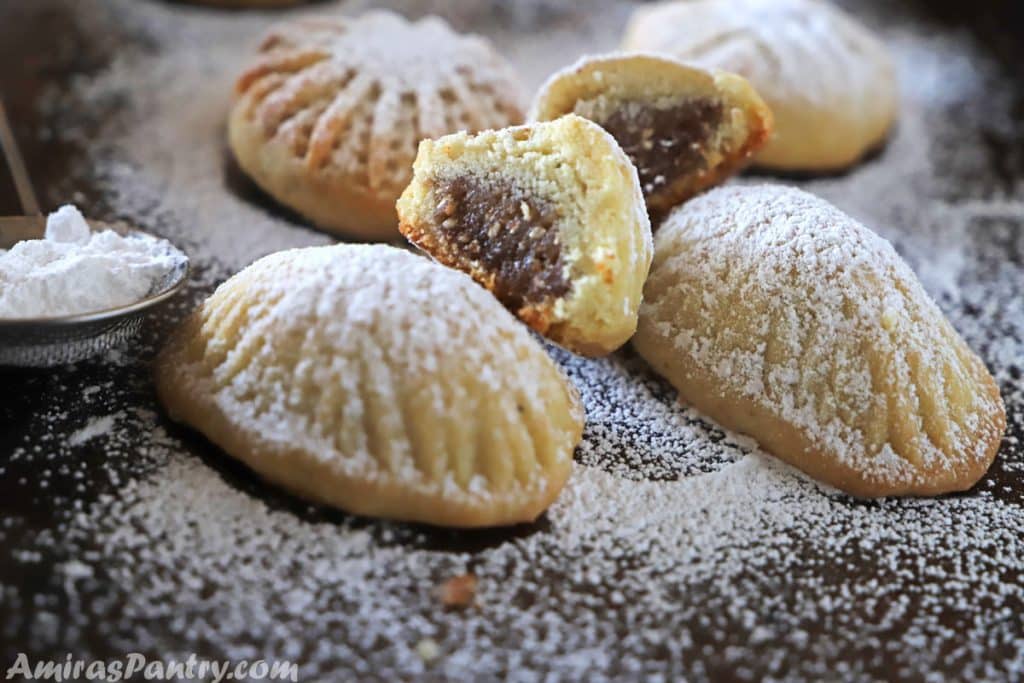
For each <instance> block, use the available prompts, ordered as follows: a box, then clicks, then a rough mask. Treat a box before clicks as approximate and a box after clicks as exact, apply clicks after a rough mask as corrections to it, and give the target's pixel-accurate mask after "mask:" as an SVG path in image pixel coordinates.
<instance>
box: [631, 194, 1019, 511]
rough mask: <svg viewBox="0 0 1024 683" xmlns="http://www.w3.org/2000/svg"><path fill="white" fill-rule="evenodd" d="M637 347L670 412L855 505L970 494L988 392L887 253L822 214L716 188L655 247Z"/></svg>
mask: <svg viewBox="0 0 1024 683" xmlns="http://www.w3.org/2000/svg"><path fill="white" fill-rule="evenodd" d="M644 299H645V302H644V305H643V306H642V308H641V312H640V324H639V328H638V330H637V334H636V336H635V337H634V339H633V344H634V346H635V347H636V349H637V350H638V351H639V352H640V354H641V355H642V356H643V357H644V358H646V359H647V361H648V362H650V363H651V365H652V366H653V367H654V368H655V369H656V370H657V371H658V372H660V373H661V374H662V375H664V376H665V377H666V378H667V379H668V380H669V381H670V382H672V384H673V385H675V387H676V388H677V389H678V390H679V394H680V396H681V397H682V398H683V399H685V400H686V401H688V402H690V403H692V404H693V405H695V406H696V407H697V408H698V409H700V410H702V411H703V412H705V413H707V414H708V415H710V416H711V417H712V418H714V419H715V420H717V421H718V422H720V423H721V424H723V425H724V426H726V427H727V428H730V429H735V430H737V431H741V432H744V433H747V434H750V435H751V436H753V437H755V438H756V439H757V440H758V441H759V442H760V444H761V446H762V447H764V448H765V449H766V450H768V451H770V452H772V453H774V454H775V455H776V456H778V457H779V458H781V459H783V460H785V461H787V462H789V463H791V464H793V465H795V466H797V467H799V468H800V469H802V470H804V471H805V472H807V473H809V474H810V475H812V476H814V477H816V478H817V479H820V480H821V481H823V482H825V483H828V484H831V485H833V486H836V487H838V488H840V489H843V490H844V491H847V492H849V493H852V494H855V495H860V496H882V495H897V494H921V495H931V494H938V493H944V492H947V491H960V490H964V489H967V488H970V487H971V486H972V485H973V484H974V483H975V482H976V481H977V480H978V479H979V478H980V477H981V476H982V475H983V474H984V473H985V471H986V470H987V469H988V467H989V465H990V464H991V462H992V459H993V458H994V457H995V454H996V450H997V449H998V447H999V443H1000V440H1001V438H1002V434H1003V430H1004V429H1005V426H1006V417H1005V412H1004V409H1003V404H1002V400H1001V398H1000V396H999V389H998V387H997V386H996V384H995V382H994V381H993V379H992V377H991V376H990V375H989V373H988V371H987V370H986V368H985V365H984V363H982V361H981V360H980V359H979V358H978V357H977V356H976V355H975V354H974V353H973V352H972V351H971V350H970V349H969V348H968V347H967V345H966V344H965V343H964V341H963V339H961V338H960V336H959V335H958V334H957V333H956V331H955V330H954V329H953V327H952V326H951V325H950V324H949V322H948V321H947V320H946V319H945V317H943V315H942V313H941V312H940V311H939V309H938V307H937V306H936V305H935V303H934V302H933V301H932V300H931V299H930V298H929V297H928V295H927V294H926V293H925V291H924V289H923V288H922V287H921V284H920V283H919V282H918V281H917V279H916V278H915V276H914V274H913V272H912V271H911V270H910V268H909V267H908V266H907V265H906V263H904V262H903V261H902V260H901V259H900V258H899V256H898V255H897V254H896V252H895V251H894V250H893V248H892V246H891V245H890V244H889V243H888V242H886V241H885V240H884V239H882V238H880V237H878V236H877V235H876V234H874V233H873V232H871V231H870V230H868V229H867V228H865V227H864V226H862V225H861V224H860V223H858V222H856V221H854V220H853V219H852V218H850V217H848V216H846V215H845V214H843V213H842V212H841V211H839V210H838V209H836V208H834V207H833V206H831V205H830V204H828V203H827V202H825V201H824V200H821V199H818V198H816V197H814V196H812V195H810V194H807V193H805V192H802V191H799V190H796V189H791V188H786V187H778V186H761V187H729V188H720V189H716V190H713V191H711V192H709V193H708V194H706V195H704V196H702V197H698V198H696V199H694V200H692V201H690V202H688V203H687V204H685V205H683V206H681V207H679V208H678V209H676V210H675V211H674V212H673V213H672V214H671V215H670V216H669V217H668V218H667V219H666V220H665V222H664V223H663V224H662V226H661V228H660V230H659V231H658V234H657V237H656V240H655V257H654V264H653V266H652V269H651V276H650V278H649V279H648V281H647V286H646V287H645V289H644Z"/></svg>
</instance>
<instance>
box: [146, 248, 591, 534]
mask: <svg viewBox="0 0 1024 683" xmlns="http://www.w3.org/2000/svg"><path fill="white" fill-rule="evenodd" d="M156 386H157V391H158V394H159V398H160V400H161V402H162V403H163V405H164V406H165V407H166V409H167V411H168V412H169V413H170V415H171V416H172V417H173V418H174V419H176V420H178V421H181V422H183V423H185V424H187V425H189V426H191V427H193V428H195V429H197V430H198V431H200V432H201V433H202V434H204V435H205V436H206V437H207V438H209V439H210V441H212V442H213V443H215V444H216V445H218V446H220V447H221V448H222V449H224V451H225V452H227V453H228V454H229V455H231V456H233V457H235V458H237V459H239V460H240V461H242V462H243V463H245V464H246V465H248V466H249V467H250V468H252V469H253V470H254V471H255V472H256V473H257V474H259V475H260V476H262V477H263V478H265V479H266V480H268V481H270V482H273V483H275V484H278V485H280V486H282V487H283V488H285V489H287V490H289V491H291V492H293V493H295V494H297V495H299V496H301V497H303V498H306V499H308V500H310V501H313V502H316V503H323V504H327V505H332V506H336V507H338V508H341V509H342V510H346V511H348V512H352V513H356V514H361V515H370V516H374V517H384V518H389V519H396V520H408V521H415V522H425V523H429V524H436V525H444V526H455V527H478V526H492V525H504V524H513V523H517V522H528V521H531V520H533V519H535V518H536V517H537V516H538V515H540V514H541V512H543V511H544V509H545V508H546V507H547V506H548V505H549V504H550V503H551V502H552V501H553V500H554V499H555V497H556V496H557V495H558V492H559V491H560V490H561V488H562V486H563V485H564V484H565V481H566V479H567V478H568V477H569V474H570V471H571V468H572V456H573V449H574V448H575V446H576V444H577V443H578V442H579V439H580V435H581V431H582V426H583V424H582V422H583V413H582V409H581V407H580V403H579V399H578V397H577V395H576V392H575V389H574V388H573V387H572V386H571V385H570V384H569V383H568V381H567V380H566V378H565V377H564V376H563V375H562V374H561V372H560V371H559V370H558V368H557V367H556V366H555V364H554V363H553V362H552V361H551V359H550V358H549V357H548V355H547V354H546V353H545V351H544V349H543V348H542V347H541V346H540V344H539V343H538V342H537V341H536V340H535V339H534V338H533V337H532V336H531V335H530V334H529V332H528V331H527V329H526V328H525V327H523V326H522V325H521V324H519V322H518V321H517V320H516V319H515V318H514V317H512V315H511V314H509V313H508V311H506V310H505V309H504V308H502V307H501V305H500V304H498V302H497V301H495V300H494V297H492V296H491V295H490V294H488V293H487V292H485V291H484V290H483V289H481V288H480V287H478V286H477V285H476V284H474V283H473V281H472V280H470V279H469V278H468V277H467V276H465V275H464V274H462V273H459V272H456V271H454V270H451V269H448V268H444V267H442V266H439V265H437V264H435V263H432V262H430V261H429V260H427V259H425V258H422V257H420V256H416V255H414V254H411V253H409V252H406V251H403V250H400V249H395V248H393V247H387V246H382V245H335V246H329V247H312V248H306V249H294V250H290V251H283V252H278V253H276V254H272V255H270V256H267V257H265V258H262V259H260V260H259V261H257V262H255V263H254V264H252V265H251V266H249V267H248V268H246V269H245V270H243V271H241V272H240V273H238V274H237V275H235V276H234V277H232V278H231V279H229V280H228V281H227V282H225V283H224V284H222V285H221V286H220V287H218V288H217V290H216V291H215V292H214V293H213V294H212V295H211V296H210V297H209V298H208V299H207V300H206V301H205V302H203V304H202V305H200V307H199V308H198V310H197V311H196V312H195V313H194V314H193V315H192V316H191V317H190V318H189V319H188V320H187V321H186V322H185V323H184V325H183V326H182V327H181V328H180V329H179V330H177V331H176V333H175V334H174V335H173V337H172V339H171V340H170V342H169V343H168V344H167V346H166V348H164V349H163V350H162V352H161V354H160V356H159V358H158V359H157V362H156Z"/></svg>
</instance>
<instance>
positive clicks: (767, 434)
mask: <svg viewBox="0 0 1024 683" xmlns="http://www.w3.org/2000/svg"><path fill="white" fill-rule="evenodd" d="M632 344H633V347H634V349H635V350H636V351H637V353H639V354H640V356H641V357H642V358H643V359H644V360H645V361H647V362H648V363H649V364H650V365H651V367H652V368H653V369H654V370H655V371H656V372H657V373H658V374H659V375H661V377H663V378H665V379H666V380H667V381H668V382H669V384H671V385H672V386H673V387H674V388H675V389H676V391H677V392H678V394H679V398H680V399H681V401H682V402H684V403H686V404H689V405H692V406H694V407H695V408H697V410H699V411H700V412H701V413H703V414H704V415H707V416H708V417H710V418H711V419H712V420H714V421H715V422H716V423H718V424H719V425H721V426H722V427H724V428H725V429H728V430H731V431H735V432H738V433H741V434H746V435H748V436H751V437H752V438H754V439H755V440H756V441H757V443H758V444H759V445H760V446H761V447H762V448H764V450H765V451H767V452H769V453H771V454H772V455H774V456H775V457H777V458H778V459H779V460H782V461H783V462H786V463H788V464H790V465H792V466H794V467H796V468H797V469H799V470H801V471H803V472H804V473H806V474H807V475H809V476H811V477H813V478H814V479H816V480H818V481H819V482H822V483H824V484H827V485H829V486H832V487H834V488H837V489H839V490H841V491H843V492H845V493H848V494H850V495H852V496H856V497H858V498H880V497H885V496H908V495H912V496H935V495H939V494H943V493H953V492H958V491H966V490H968V489H970V488H971V487H972V486H974V485H975V484H976V483H977V482H978V481H979V480H980V479H981V478H982V477H983V476H984V475H985V473H986V472H987V471H988V469H989V467H990V466H991V465H992V462H993V461H994V460H995V456H996V454H997V452H998V450H999V446H1000V444H1001V442H1002V436H1003V432H1004V431H1005V429H1006V413H1005V408H1004V407H1003V402H1002V398H1001V396H1000V393H999V388H998V387H997V386H996V384H995V381H994V380H993V379H992V377H991V376H990V375H989V374H988V372H987V371H984V372H983V373H982V374H983V376H982V377H979V376H978V372H977V368H972V371H973V372H972V376H973V377H974V378H975V380H976V381H979V384H981V385H982V386H983V394H984V396H985V398H986V399H987V401H988V402H989V403H991V404H993V405H995V406H998V410H997V411H996V412H995V414H994V415H988V416H987V417H988V418H989V419H987V420H985V421H984V427H985V428H984V429H979V430H978V431H977V432H975V433H974V434H973V435H972V436H973V439H974V441H975V442H984V443H986V444H987V446H986V449H985V456H984V457H983V458H977V457H975V455H974V454H970V455H969V457H967V458H963V457H960V458H958V459H957V463H956V465H955V466H954V468H953V469H952V470H950V469H945V468H942V469H940V468H933V469H929V470H920V469H918V470H917V472H918V475H919V477H918V479H917V480H912V481H896V482H884V481H878V480H875V479H872V478H870V477H867V476H865V475H864V473H863V472H861V471H859V470H857V469H856V468H854V467H851V466H850V465H848V464H846V463H844V462H842V461H840V460H838V459H837V458H836V456H835V455H833V454H830V453H828V452H826V451H823V450H821V449H820V448H817V447H815V446H814V445H813V442H812V441H811V440H810V439H809V438H808V437H807V436H805V435H804V433H803V431H802V430H801V429H799V428H798V427H796V426H794V425H792V424H790V423H788V422H786V421H785V420H782V419H781V418H779V417H776V416H775V415H773V414H771V412H770V411H769V410H768V409H766V408H764V407H761V406H759V405H758V404H757V403H756V402H755V401H753V400H752V399H750V398H747V397H743V396H730V397H727V396H723V395H722V393H721V390H720V388H719V386H718V382H717V381H715V380H714V378H712V377H711V375H710V374H709V373H708V372H707V371H705V370H703V369H701V368H699V367H697V366H696V365H695V364H694V363H692V362H691V361H690V359H689V358H686V357H685V356H682V355H680V354H677V353H675V352H674V350H672V349H671V347H670V346H669V345H668V344H665V343H664V340H661V339H658V337H657V335H656V333H654V332H652V331H651V330H649V329H648V327H647V325H646V324H645V323H644V321H643V320H641V321H640V326H639V329H638V330H637V334H636V335H635V336H634V337H633V340H632ZM972 355H973V354H972ZM974 360H975V361H976V362H977V363H981V361H980V360H978V359H977V357H976V356H975V357H974ZM737 416H738V417H737ZM752 425H753V428H752Z"/></svg>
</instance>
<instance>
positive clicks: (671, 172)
mask: <svg viewBox="0 0 1024 683" xmlns="http://www.w3.org/2000/svg"><path fill="white" fill-rule="evenodd" d="M569 113H575V114H579V115H580V116H583V117H586V118H588V119H590V120H591V121H594V122H595V123H597V124H599V125H600V126H601V127H602V128H604V129H605V130H606V131H608V132H609V133H611V134H612V136H613V137H614V138H615V139H616V140H617V141H618V143H619V145H621V146H622V149H623V150H624V151H625V152H626V154H627V155H628V156H629V158H630V160H631V161H632V162H633V164H634V165H635V166H636V168H637V172H638V173H639V176H640V187H641V188H642V189H643V192H644V197H645V199H646V201H647V207H648V209H649V210H650V211H651V212H652V213H653V214H660V213H662V212H664V211H666V210H667V209H670V208H672V207H673V206H675V205H676V204H678V203H680V202H682V201H683V200H685V199H688V198H690V197H692V196H693V195H695V194H697V193H698V192H701V191H702V190H704V189H706V188H708V187H710V186H712V185H714V184H716V183H718V182H720V181H721V180H723V179H724V178H727V177H728V176H730V175H732V174H733V173H735V172H736V171H737V170H739V169H740V168H742V167H743V166H744V165H746V163H747V162H748V161H749V160H750V157H751V156H752V155H753V153H754V152H755V151H757V150H758V149H760V147H761V146H762V145H763V144H764V143H765V141H766V140H767V139H768V135H769V133H770V132H771V127H772V117H771V112H770V111H769V110H768V107H767V106H765V104H764V102H763V101H762V100H761V98H760V96H758V94H757V93H756V92H754V89H753V88H751V87H750V84H749V83H747V81H746V80H745V79H743V78H742V77H740V76H736V75H735V74H730V73H726V72H721V71H712V72H709V71H704V70H702V69H697V68H693V67H689V66H686V65H685V64H683V63H682V62H679V61H677V60H675V59H672V58H670V57H667V56H658V55H646V54H613V55H604V56H598V57H585V58H583V59H581V60H580V61H579V62H577V63H576V64H574V65H573V66H571V67H569V68H567V69H565V70H563V71H560V72H558V73H556V74H555V75H554V76H552V77H551V78H550V79H549V80H548V82H547V83H546V84H545V85H544V86H543V87H542V88H541V90H540V92H539V93H538V94H537V97H536V99H535V100H534V103H533V108H532V110H531V114H530V118H531V119H534V120H540V121H548V120H551V119H555V118H558V117H559V116H563V115H565V114H569Z"/></svg>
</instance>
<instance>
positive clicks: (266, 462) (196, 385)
mask: <svg viewBox="0 0 1024 683" xmlns="http://www.w3.org/2000/svg"><path fill="white" fill-rule="evenodd" d="M327 248H330V247H327ZM204 305H205V302H203V303H202V304H200V306H199V307H198V308H197V309H196V311H195V312H193V313H192V314H190V315H189V316H188V317H187V318H186V319H185V321H184V322H183V323H182V324H181V325H180V326H179V327H178V329H176V330H175V331H174V332H173V333H172V335H171V337H170V339H169V340H168V342H167V343H166V344H165V345H164V347H163V348H162V349H161V350H160V352H159V354H158V355H157V358H156V360H155V362H154V369H153V376H154V384H155V388H156V394H157V398H158V400H159V402H160V404H161V405H162V406H163V408H164V410H165V412H166V413H167V415H168V416H169V417H170V418H171V419H172V420H173V421H175V422H177V423H179V424H181V425H183V426H185V427H187V428H188V429H190V430H191V431H194V432H197V433H199V434H201V435H202V436H203V437H204V438H206V439H207V440H208V441H209V442H210V443H212V444H213V445H215V446H216V447H217V448H219V449H221V450H222V451H223V452H224V453H225V454H226V455H228V456H230V457H231V458H232V459H233V460H236V461H238V462H240V463H242V464H243V465H244V466H245V467H246V468H248V469H249V470H251V471H252V472H254V473H255V474H256V475H257V476H258V477H259V478H260V479H262V480H263V481H264V482H266V483H268V484H269V485H271V486H273V487H276V488H279V489H282V490H284V491H286V492H288V493H289V494H291V495H294V496H296V497H298V498H300V499H302V500H307V501H311V502H314V503H317V504H321V505H326V506H329V507H332V508H335V509H338V510H342V511H343V512H347V513H349V514H354V515H361V516H367V517H374V518H377V519H388V520H393V521H400V522H411V523H422V524H429V525H433V526H439V527H451V528H464V529H470V528H484V527H500V526H510V525H514V524H523V523H531V522H534V521H536V520H537V518H539V517H540V516H541V515H542V514H543V513H544V511H545V510H547V509H548V508H549V507H550V506H551V505H552V504H553V503H554V502H555V500H556V499H557V498H558V496H559V494H560V493H561V491H562V489H564V488H565V485H566V483H567V482H568V480H569V478H570V476H571V474H572V471H573V468H574V459H573V453H574V451H575V449H576V447H577V446H578V445H579V443H580V440H581V439H582V435H583V429H584V423H585V411H584V408H583V404H582V401H581V399H580V396H579V393H578V391H577V389H576V387H575V386H574V385H573V384H572V382H571V380H569V379H568V378H567V377H566V376H565V374H564V373H563V372H562V371H561V370H560V369H559V368H558V367H557V366H556V365H555V364H554V362H553V361H551V359H550V358H549V357H548V356H547V354H546V353H544V351H543V349H540V348H538V349H537V353H539V354H541V356H542V358H543V360H545V361H546V362H548V363H549V364H550V367H551V369H552V370H553V371H554V372H555V373H557V375H558V378H559V379H560V382H559V386H560V387H561V388H562V389H563V390H564V391H565V399H566V407H567V415H568V420H567V421H566V423H565V425H562V426H563V427H570V428H571V431H570V432H569V434H568V435H569V437H570V439H569V445H568V451H569V452H568V453H567V454H566V457H564V458H560V459H559V466H558V467H557V468H555V467H552V468H551V469H550V470H545V476H544V477H543V488H541V489H539V490H535V491H534V492H533V495H532V496H531V497H529V498H527V497H525V496H523V497H520V499H516V500H510V499H509V498H508V497H500V498H499V497H497V496H495V498H492V499H491V500H488V501H487V503H485V504H483V505H480V504H477V503H475V502H473V501H472V500H462V501H452V500H450V499H448V498H445V497H444V496H443V494H439V495H430V494H425V493H423V492H421V491H417V490H414V489H410V487H408V486H406V485H404V484H401V483H395V482H394V481H387V477H381V478H379V479H377V480H376V481H367V480H359V479H354V478H351V477H347V476H338V475H337V473H336V472H334V471H332V469H331V467H330V466H329V465H325V464H324V461H323V460H322V459H320V458H317V457H316V455H315V454H312V453H310V452H309V451H308V450H307V449H303V448H300V447H292V448H280V447H277V446H275V445H274V444H273V443H272V442H270V441H268V440H266V439H263V438H261V437H260V435H259V434H254V433H252V432H251V431H250V430H247V429H245V428H244V427H240V426H238V425H237V424H235V421H233V420H232V419H231V418H230V417H229V416H228V414H227V413H226V411H225V409H224V408H222V407H221V405H220V404H219V402H218V401H216V400H211V398H210V397H211V396H213V393H214V392H213V390H212V388H211V387H210V386H206V385H207V384H208V381H206V380H204V379H203V378H201V377H197V376H195V375H194V374H193V373H191V372H190V368H191V366H192V365H193V364H192V363H191V362H189V361H188V360H187V359H186V358H185V355H186V352H187V349H188V340H189V339H192V338H195V337H196V336H198V335H199V333H200V331H201V327H202V325H203V320H202V316H201V310H202V306H204ZM496 305H498V304H496ZM529 341H530V342H531V343H536V342H535V341H534V340H533V339H529ZM282 463H286V464H287V467H281V466H280V465H281V464H282ZM494 500H500V504H497V505H495V504H494V503H493V501H494ZM395 509H403V510H404V511H405V514H401V515H396V514H394V510H395Z"/></svg>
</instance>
